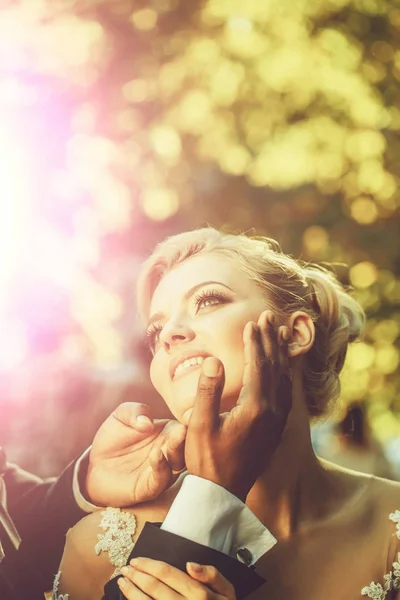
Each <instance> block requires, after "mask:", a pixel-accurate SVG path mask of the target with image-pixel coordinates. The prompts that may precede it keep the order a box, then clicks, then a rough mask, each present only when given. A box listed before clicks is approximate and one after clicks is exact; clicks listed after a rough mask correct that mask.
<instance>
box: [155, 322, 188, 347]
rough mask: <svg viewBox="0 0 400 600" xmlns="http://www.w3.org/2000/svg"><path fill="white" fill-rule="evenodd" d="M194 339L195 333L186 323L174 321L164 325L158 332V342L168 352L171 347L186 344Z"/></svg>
mask: <svg viewBox="0 0 400 600" xmlns="http://www.w3.org/2000/svg"><path fill="white" fill-rule="evenodd" d="M194 337H195V333H194V331H193V329H191V327H189V325H188V324H186V323H178V322H176V321H173V322H171V321H170V322H169V323H166V324H165V325H164V327H163V328H162V331H161V332H160V342H161V344H162V345H163V347H164V349H165V350H166V351H167V352H168V351H169V350H170V349H171V348H172V347H175V346H178V345H179V344H186V343H187V342H190V341H191V340H193V338H194Z"/></svg>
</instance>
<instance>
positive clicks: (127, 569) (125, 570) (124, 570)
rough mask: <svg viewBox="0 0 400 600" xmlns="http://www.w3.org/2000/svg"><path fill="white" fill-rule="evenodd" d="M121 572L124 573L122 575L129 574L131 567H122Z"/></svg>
mask: <svg viewBox="0 0 400 600" xmlns="http://www.w3.org/2000/svg"><path fill="white" fill-rule="evenodd" d="M121 573H122V575H128V573H129V568H128V567H121Z"/></svg>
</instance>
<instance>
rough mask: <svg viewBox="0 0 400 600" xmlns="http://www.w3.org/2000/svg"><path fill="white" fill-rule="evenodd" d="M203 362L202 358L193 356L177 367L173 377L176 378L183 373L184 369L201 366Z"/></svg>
mask: <svg viewBox="0 0 400 600" xmlns="http://www.w3.org/2000/svg"><path fill="white" fill-rule="evenodd" d="M203 361H204V357H203V356H194V357H193V358H188V359H187V360H184V361H183V362H182V363H181V364H180V365H178V366H177V368H176V370H175V373H174V377H176V376H177V375H179V374H180V373H181V372H182V371H184V370H185V369H187V368H189V367H193V366H194V365H201V363H202V362H203Z"/></svg>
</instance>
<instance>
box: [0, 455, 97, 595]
mask: <svg viewBox="0 0 400 600" xmlns="http://www.w3.org/2000/svg"><path fill="white" fill-rule="evenodd" d="M74 466H75V463H71V464H70V465H69V466H68V467H67V468H66V469H65V471H64V472H63V473H62V475H61V476H60V477H59V478H58V479H49V480H43V479H40V478H38V477H36V476H35V475H32V474H30V473H27V472H26V471H23V470H22V469H20V468H18V467H16V466H14V465H9V466H8V467H7V469H6V472H5V474H4V482H5V485H6V491H7V508H8V511H9V513H10V516H11V518H12V519H13V521H14V523H15V525H16V527H17V529H18V532H19V534H20V537H21V539H22V542H21V545H20V548H19V550H18V555H19V561H21V562H20V564H22V565H25V566H26V568H29V567H30V568H32V569H34V571H35V578H36V580H38V581H40V586H41V587H42V589H46V590H48V589H51V587H52V581H53V578H54V574H55V573H57V570H58V566H59V564H60V561H61V556H62V553H63V548H64V543H65V535H66V533H67V531H68V529H69V528H70V527H73V526H74V525H75V523H77V522H78V521H79V520H80V519H81V518H82V517H84V516H85V514H86V513H84V511H82V510H81V509H80V508H79V507H78V505H77V504H76V501H75V498H74V495H73V491H72V479H73V472H74ZM28 566H29V567H28Z"/></svg>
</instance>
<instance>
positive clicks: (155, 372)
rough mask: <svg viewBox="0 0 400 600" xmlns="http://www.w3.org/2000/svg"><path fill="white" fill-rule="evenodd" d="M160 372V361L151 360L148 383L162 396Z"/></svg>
mask: <svg viewBox="0 0 400 600" xmlns="http://www.w3.org/2000/svg"><path fill="white" fill-rule="evenodd" d="M161 374H162V370H161V365H160V361H159V360H158V359H157V357H155V358H153V360H152V361H151V364H150V381H151V383H152V384H153V386H154V388H155V389H156V390H157V392H158V393H159V394H161V395H162V376H161Z"/></svg>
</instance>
